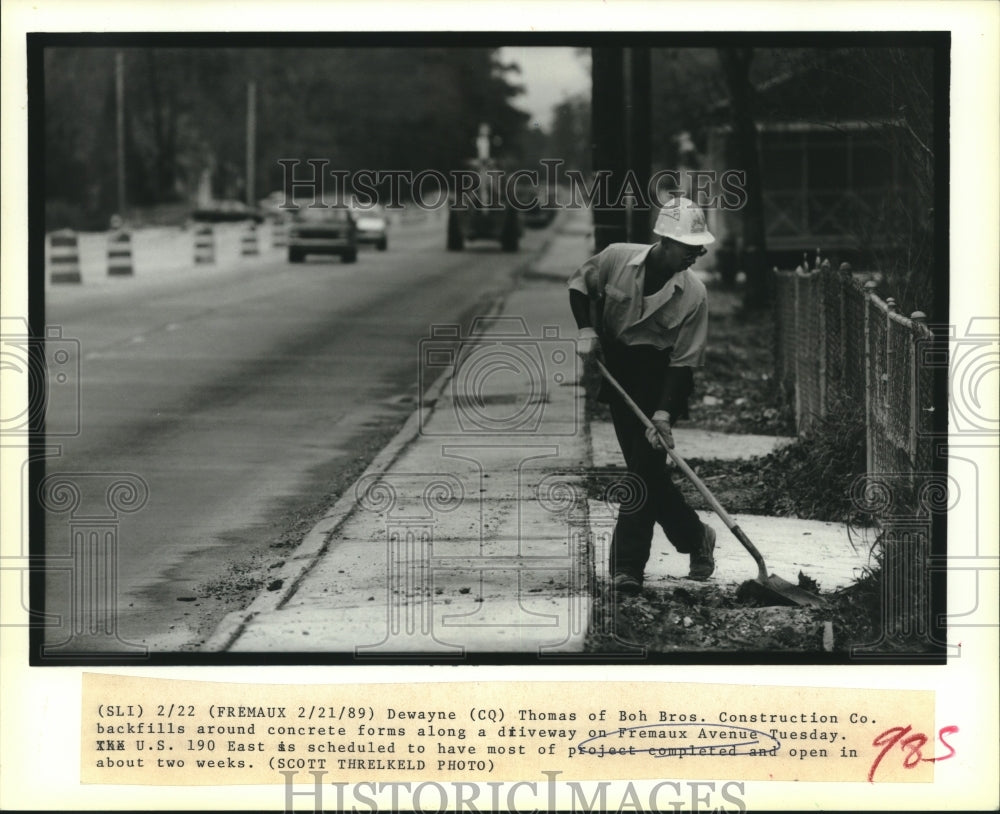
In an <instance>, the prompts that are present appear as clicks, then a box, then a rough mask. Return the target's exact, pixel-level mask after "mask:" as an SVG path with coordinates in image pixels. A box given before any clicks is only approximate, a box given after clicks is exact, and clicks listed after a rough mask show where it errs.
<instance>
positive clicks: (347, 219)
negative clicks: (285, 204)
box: [288, 206, 358, 263]
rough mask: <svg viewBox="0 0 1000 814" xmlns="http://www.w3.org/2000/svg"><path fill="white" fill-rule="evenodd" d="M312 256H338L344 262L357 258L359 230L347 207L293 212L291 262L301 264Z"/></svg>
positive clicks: (290, 229) (299, 209) (303, 208)
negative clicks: (307, 257) (308, 256)
mask: <svg viewBox="0 0 1000 814" xmlns="http://www.w3.org/2000/svg"><path fill="white" fill-rule="evenodd" d="M310 254H339V255H340V259H341V260H343V262H345V263H353V262H354V261H355V260H357V259H358V229H357V225H356V224H355V222H354V215H353V213H352V212H351V210H350V209H348V208H347V207H346V206H325V207H316V208H311V207H309V206H300V207H299V208H298V209H297V210H292V211H291V223H290V225H289V228H288V262H289V263H301V262H302V261H303V260H305V258H306V256H307V255H310Z"/></svg>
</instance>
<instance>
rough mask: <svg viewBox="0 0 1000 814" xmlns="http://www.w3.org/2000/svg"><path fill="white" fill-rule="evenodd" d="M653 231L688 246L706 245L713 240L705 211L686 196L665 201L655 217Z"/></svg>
mask: <svg viewBox="0 0 1000 814" xmlns="http://www.w3.org/2000/svg"><path fill="white" fill-rule="evenodd" d="M653 233H654V234H657V235H660V236H661V237H669V238H670V239H671V240H676V241H677V242H678V243H685V244H687V245H688V246H707V245H708V244H709V243H714V242H715V238H714V237H713V236H712V233H711V232H709V231H708V225H707V224H706V223H705V213H704V212H702V211H701V207H699V206H697V205H696V204H695V203H694V201H692V200H690V199H688V198H671V199H670V200H669V201H667V202H666V204H664V206H663V208H662V209H660V214H659V215H658V216H657V218H656V225H655V226H654V227H653Z"/></svg>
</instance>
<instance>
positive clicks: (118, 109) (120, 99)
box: [115, 51, 125, 218]
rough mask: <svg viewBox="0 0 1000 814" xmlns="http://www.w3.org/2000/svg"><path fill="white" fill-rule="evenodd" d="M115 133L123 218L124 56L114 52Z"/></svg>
mask: <svg viewBox="0 0 1000 814" xmlns="http://www.w3.org/2000/svg"><path fill="white" fill-rule="evenodd" d="M115 132H116V134H117V138H118V161H117V164H118V215H119V216H120V217H122V218H124V217H125V55H124V54H123V53H122V52H121V51H117V52H115Z"/></svg>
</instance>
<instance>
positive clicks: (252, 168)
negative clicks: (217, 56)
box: [247, 79, 257, 207]
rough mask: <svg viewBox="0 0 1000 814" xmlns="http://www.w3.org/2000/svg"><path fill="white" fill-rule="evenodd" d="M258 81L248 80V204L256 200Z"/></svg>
mask: <svg viewBox="0 0 1000 814" xmlns="http://www.w3.org/2000/svg"><path fill="white" fill-rule="evenodd" d="M256 152H257V83H256V82H254V81H253V80H252V79H251V80H250V81H249V82H247V206H250V207H253V206H254V205H255V202H256V195H255V192H254V178H255V176H256V174H257V173H256V167H257V155H256Z"/></svg>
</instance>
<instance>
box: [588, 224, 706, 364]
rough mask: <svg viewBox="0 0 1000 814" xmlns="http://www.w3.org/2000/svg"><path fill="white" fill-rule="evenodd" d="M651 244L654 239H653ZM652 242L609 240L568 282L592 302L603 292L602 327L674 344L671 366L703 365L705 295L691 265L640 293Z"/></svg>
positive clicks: (617, 335)
mask: <svg viewBox="0 0 1000 814" xmlns="http://www.w3.org/2000/svg"><path fill="white" fill-rule="evenodd" d="M653 245H655V244H653ZM652 248H653V246H652V245H644V244H639V243H612V244H611V245H610V246H608V247H607V248H606V249H604V251H602V252H601V253H600V254H596V255H594V256H593V257H591V258H590V259H589V260H587V262H585V263H584V264H583V265H582V266H580V268H578V269H577V270H576V271H575V272H574V273H573V275H572V276H571V277H570V278H569V283H568V285H569V287H570V288H572V289H575V290H576V291H580V292H582V293H584V294H586V295H587V296H588V297H589V298H590V300H591V302H594V301H595V300H597V299H598V298H600V297H601V296H602V295H603V297H604V310H603V324H602V327H601V330H602V331H603V332H604V334H605V335H607V336H610V337H611V338H612V339H615V340H617V341H619V342H621V343H623V344H625V345H653V346H654V347H656V348H659V349H660V350H665V349H667V348H672V349H673V350H672V351H671V354H670V367H701V366H702V365H704V363H705V346H706V344H707V342H708V295H707V293H706V291H705V285H704V283H702V282H701V280H699V279H698V278H697V277H696V276H695V274H694V273H693V272H692V271H691V270H690V269H685V270H683V271H679V272H677V273H676V274H675V275H673V277H671V278H670V279H669V280H667V282H666V283H665V284H664V286H663V288H661V289H660V290H659V291H655V292H653V293H652V294H650V295H649V296H648V297H646V296H644V295H643V283H644V281H645V277H646V257H647V256H648V255H649V252H650V250H651V249H652Z"/></svg>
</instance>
